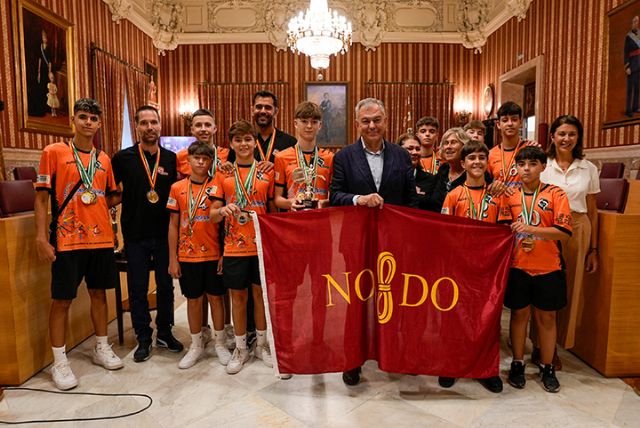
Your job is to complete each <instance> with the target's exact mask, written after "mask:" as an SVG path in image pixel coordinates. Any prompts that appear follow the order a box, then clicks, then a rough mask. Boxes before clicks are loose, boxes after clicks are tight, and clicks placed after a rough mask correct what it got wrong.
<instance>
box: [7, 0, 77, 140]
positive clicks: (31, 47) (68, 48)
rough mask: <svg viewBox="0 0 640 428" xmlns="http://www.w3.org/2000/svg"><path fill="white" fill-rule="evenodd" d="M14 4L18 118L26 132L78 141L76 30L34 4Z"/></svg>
mask: <svg viewBox="0 0 640 428" xmlns="http://www.w3.org/2000/svg"><path fill="white" fill-rule="evenodd" d="M12 4H13V18H12V19H13V43H14V52H15V67H16V90H17V96H16V98H17V100H18V117H19V123H20V129H21V130H23V131H32V132H40V133H46V134H57V135H64V136H71V135H73V131H72V128H71V117H73V103H74V102H75V99H76V88H75V82H76V79H75V55H76V46H75V34H74V27H73V25H72V24H71V23H70V22H69V21H67V20H66V19H64V18H62V17H60V16H58V15H55V14H54V13H52V12H51V11H49V10H48V9H46V8H44V7H42V6H40V5H39V4H36V3H33V2H31V1H29V0H16V1H14V2H12Z"/></svg>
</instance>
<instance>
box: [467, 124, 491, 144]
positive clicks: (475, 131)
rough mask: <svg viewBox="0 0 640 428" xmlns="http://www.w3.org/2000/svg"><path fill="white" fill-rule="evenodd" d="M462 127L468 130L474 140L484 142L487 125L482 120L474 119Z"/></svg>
mask: <svg viewBox="0 0 640 428" xmlns="http://www.w3.org/2000/svg"><path fill="white" fill-rule="evenodd" d="M462 129H464V132H466V133H467V135H468V136H469V137H470V138H471V139H472V140H473V141H479V142H481V143H484V136H485V133H486V132H487V127H486V126H484V123H482V122H481V121H479V120H472V121H470V122H469V123H467V124H466V125H465V126H464V128H462Z"/></svg>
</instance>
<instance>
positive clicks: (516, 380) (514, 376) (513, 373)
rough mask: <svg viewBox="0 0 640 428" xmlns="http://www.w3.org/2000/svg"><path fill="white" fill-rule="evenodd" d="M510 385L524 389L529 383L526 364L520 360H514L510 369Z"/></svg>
mask: <svg viewBox="0 0 640 428" xmlns="http://www.w3.org/2000/svg"><path fill="white" fill-rule="evenodd" d="M508 381H509V385H511V386H513V387H514V388H518V389H522V388H524V386H525V385H526V384H527V379H525V377H524V364H522V363H521V362H520V361H513V362H512V363H511V369H509V379H508Z"/></svg>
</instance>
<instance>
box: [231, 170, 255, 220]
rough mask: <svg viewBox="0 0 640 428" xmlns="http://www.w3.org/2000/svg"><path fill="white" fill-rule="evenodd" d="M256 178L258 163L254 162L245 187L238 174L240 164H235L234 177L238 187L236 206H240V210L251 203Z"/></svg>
mask: <svg viewBox="0 0 640 428" xmlns="http://www.w3.org/2000/svg"><path fill="white" fill-rule="evenodd" d="M256 176H257V174H256V161H255V160H254V161H253V163H252V164H251V169H250V170H249V174H248V175H247V178H246V180H245V181H244V185H243V184H242V179H241V178H240V173H239V172H238V163H237V162H235V163H234V169H233V177H234V179H235V187H236V205H238V206H239V207H240V209H244V208H245V207H246V206H247V205H249V204H250V202H251V197H250V196H249V195H251V191H252V190H253V186H254V184H255V181H256Z"/></svg>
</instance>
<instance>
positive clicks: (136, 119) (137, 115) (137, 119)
mask: <svg viewBox="0 0 640 428" xmlns="http://www.w3.org/2000/svg"><path fill="white" fill-rule="evenodd" d="M145 110H149V111H154V112H156V115H157V116H158V119H160V112H159V111H158V109H157V108H155V107H154V106H150V105H143V106H140V107H138V109H137V110H136V113H135V114H134V115H133V120H134V121H135V122H136V123H138V121H139V120H140V112H142V111H145Z"/></svg>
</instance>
